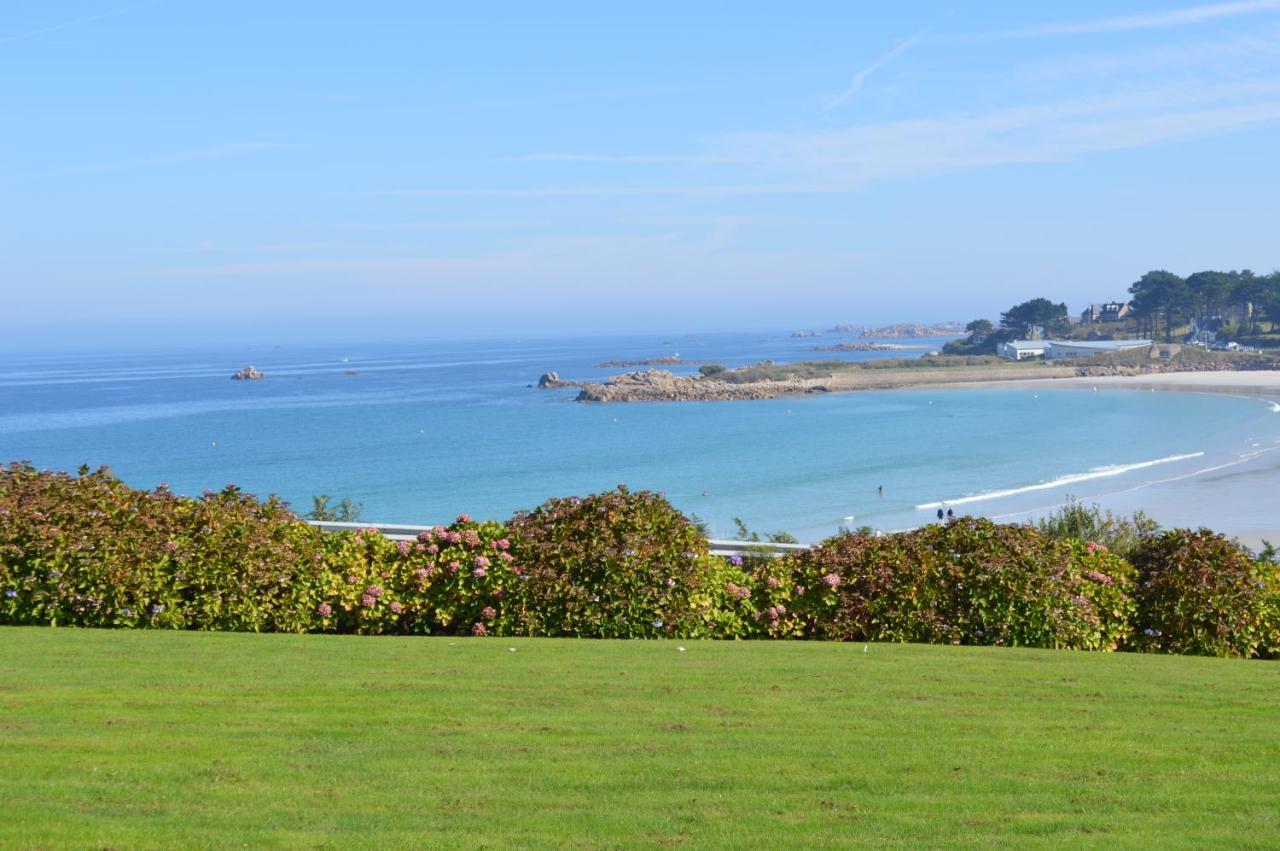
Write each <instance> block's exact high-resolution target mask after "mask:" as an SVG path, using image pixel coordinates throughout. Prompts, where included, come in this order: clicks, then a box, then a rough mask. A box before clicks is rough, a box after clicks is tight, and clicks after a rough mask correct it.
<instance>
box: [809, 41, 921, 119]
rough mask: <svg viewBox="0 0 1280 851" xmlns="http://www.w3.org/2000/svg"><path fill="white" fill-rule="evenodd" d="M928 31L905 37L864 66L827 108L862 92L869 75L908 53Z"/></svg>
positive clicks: (828, 103)
mask: <svg viewBox="0 0 1280 851" xmlns="http://www.w3.org/2000/svg"><path fill="white" fill-rule="evenodd" d="M927 32H928V29H923V30H920V32H918V33H916V34H915V35H912V36H908V37H907V38H904V39H903V40H902V41H900V42H898V43H897V44H896V45H895V46H894V48H893V49H892V50H890V51H889V52H888V53H886V54H884V55H883V56H881V57H880V58H879V59H877V60H876V61H874V62H872V63H871V64H870V65H868V66H867V67H865V68H863V69H862V70H861V71H859V72H858V73H856V74H854V75H853V79H852V80H850V81H849V85H848V87H847V88H845V90H844V91H843V92H841V93H840V94H838V95H836V96H835V97H834V98H832V99H831V100H829V101H827V105H826V107H825V109H826V110H828V111H829V110H832V109H835V108H836V107H837V106H839V105H840V104H842V103H844V102H846V101H848V100H849V99H850V98H852V97H853V96H854V95H856V94H857V93H858V92H860V91H861V90H862V84H863V83H865V82H866V80H867V78H868V77H870V76H871V75H872V74H874V73H875V72H876V71H879V70H880V69H881V68H883V67H884V66H885V65H888V64H889V63H890V62H892V61H893V60H895V59H897V58H898V57H899V56H901V55H902V54H904V53H906V52H907V51H908V50H910V49H911V48H912V47H915V46H916V44H918V43H919V42H920V39H922V38H924V37H925V34H926V33H927Z"/></svg>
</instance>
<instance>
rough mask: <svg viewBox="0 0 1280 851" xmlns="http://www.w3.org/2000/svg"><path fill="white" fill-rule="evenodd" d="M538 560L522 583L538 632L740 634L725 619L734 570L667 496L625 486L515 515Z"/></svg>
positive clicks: (515, 528) (532, 558)
mask: <svg viewBox="0 0 1280 851" xmlns="http://www.w3.org/2000/svg"><path fill="white" fill-rule="evenodd" d="M511 536H512V541H513V553H514V554H515V556H516V558H517V559H518V560H519V561H520V563H521V564H524V565H527V566H528V579H527V581H525V582H522V583H521V584H520V587H519V589H518V597H519V602H520V605H521V606H522V607H524V610H525V611H526V612H527V624H528V634H530V635H544V636H558V635H564V636H578V637H591V638H644V637H659V636H689V637H694V636H702V637H713V636H719V635H724V634H726V633H725V632H724V631H723V630H722V628H721V627H724V628H727V629H728V634H730V635H732V634H733V633H734V632H735V630H734V628H733V625H732V623H731V621H732V620H733V618H732V617H729V618H728V621H730V623H727V624H721V623H720V620H721V618H723V617H724V615H725V609H724V607H723V606H721V605H720V601H721V600H720V598H721V597H722V596H723V586H724V584H725V581H724V580H723V577H722V574H724V575H726V576H732V575H733V571H732V570H731V568H730V566H729V565H727V564H726V563H725V562H724V561H723V560H721V559H717V558H713V557H712V556H710V555H708V554H707V541H706V538H704V537H703V536H702V534H701V533H699V531H698V530H697V529H696V528H695V527H694V526H693V524H692V523H690V522H689V520H688V519H687V518H685V516H684V515H683V514H681V513H680V512H679V511H677V510H676V509H675V508H673V507H672V506H671V503H669V502H667V500H666V499H665V498H664V497H662V496H661V495H659V494H656V493H652V492H649V491H635V492H632V491H629V490H628V489H627V488H626V487H625V486H619V487H618V488H617V489H616V490H612V491H609V492H607V493H600V494H593V495H591V496H588V497H585V498H579V497H569V498H566V499H551V500H548V501H547V502H545V503H543V504H542V505H540V506H538V507H537V508H535V509H534V510H533V511H529V512H521V513H519V514H517V515H516V516H515V518H513V519H512V521H511Z"/></svg>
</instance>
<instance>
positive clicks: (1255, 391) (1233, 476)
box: [967, 371, 1280, 549]
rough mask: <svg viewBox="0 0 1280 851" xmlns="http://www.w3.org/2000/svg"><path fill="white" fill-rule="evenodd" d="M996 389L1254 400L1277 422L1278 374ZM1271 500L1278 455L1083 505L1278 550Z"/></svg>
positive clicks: (1278, 514)
mask: <svg viewBox="0 0 1280 851" xmlns="http://www.w3.org/2000/svg"><path fill="white" fill-rule="evenodd" d="M998 383H999V385H1000V386H1002V387H1028V388H1044V389H1053V388H1074V389H1079V388H1095V387H1096V388H1097V389H1098V390H1099V391H1100V392H1102V391H1106V390H1158V391H1161V392H1166V391H1174V392H1190V393H1212V394H1223V395H1247V396H1261V397H1263V398H1264V399H1266V400H1268V401H1270V402H1272V403H1273V404H1275V406H1276V408H1275V410H1276V416H1277V417H1280V372H1268V371H1246V372H1173V373H1161V374H1156V375H1125V376H1105V377H1098V378H1059V379H1038V380H1030V381H1018V382H998ZM992 384H995V382H992ZM967 386H969V387H973V386H974V385H972V384H970V385H967ZM988 386H991V385H988ZM1278 495H1280V450H1275V449H1273V450H1270V451H1267V452H1263V453H1260V454H1259V455H1257V456H1256V457H1254V458H1250V459H1247V460H1242V461H1240V462H1239V463H1237V464H1233V465H1231V466H1229V467H1224V468H1223V469H1220V470H1214V471H1212V472H1206V473H1203V474H1201V475H1197V476H1191V477H1187V478H1177V479H1172V480H1170V481H1167V482H1160V483H1157V484H1153V485H1149V486H1147V487H1144V488H1141V489H1139V490H1124V491H1118V492H1116V493H1110V494H1104V495H1102V496H1099V497H1096V498H1094V499H1091V500H1089V501H1090V502H1096V503H1097V504H1098V505H1101V506H1102V507H1103V508H1106V509H1108V510H1110V511H1114V512H1116V513H1118V514H1132V513H1133V512H1135V511H1144V512H1146V513H1147V514H1148V515H1150V516H1151V517H1154V518H1155V519H1156V520H1158V521H1159V522H1160V523H1161V525H1163V526H1165V527H1173V526H1183V527H1189V528H1197V527H1200V526H1205V527H1208V528H1210V529H1213V530H1214V531H1219V532H1223V533H1225V534H1227V535H1230V536H1232V537H1235V538H1238V539H1239V540H1240V542H1241V543H1243V544H1245V545H1246V546H1248V547H1251V548H1254V549H1257V548H1258V547H1260V546H1261V545H1262V542H1263V541H1264V540H1266V541H1271V542H1272V543H1275V544H1278V545H1280V496H1278ZM1045 513H1048V512H1047V511H1030V512H1023V513H1020V514H1017V515H1006V516H1004V517H1001V518H1000V519H1002V520H1007V521H1015V520H1020V519H1030V518H1032V517H1035V516H1038V515H1042V514H1045Z"/></svg>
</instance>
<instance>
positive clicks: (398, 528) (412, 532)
mask: <svg viewBox="0 0 1280 851" xmlns="http://www.w3.org/2000/svg"><path fill="white" fill-rule="evenodd" d="M307 522H308V523H310V524H311V525H312V526H315V527H316V528H318V529H322V530H324V531H325V532H354V531H356V530H357V529H376V530H377V531H378V533H379V534H381V535H383V536H384V537H387V538H390V539H391V540H393V541H412V540H415V539H417V537H418V533H419V532H425V531H427V530H428V529H434V528H435V527H434V526H414V525H412V524H407V523H360V522H356V523H339V522H338V521H336V520H308V521H307ZM707 543H708V544H710V545H711V554H712V555H715V556H745V555H767V556H770V557H774V558H776V557H777V556H780V555H785V554H786V553H789V552H795V551H798V550H807V549H810V547H809V545H808V544H775V543H771V542H769V541H725V540H716V539H712V540H709V541H707Z"/></svg>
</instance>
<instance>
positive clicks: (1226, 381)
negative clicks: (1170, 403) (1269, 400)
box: [963, 370, 1280, 394]
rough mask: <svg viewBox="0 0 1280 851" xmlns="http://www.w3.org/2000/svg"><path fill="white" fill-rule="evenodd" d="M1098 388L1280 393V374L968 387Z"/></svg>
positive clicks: (1192, 375) (1168, 375) (1258, 372)
mask: <svg viewBox="0 0 1280 851" xmlns="http://www.w3.org/2000/svg"><path fill="white" fill-rule="evenodd" d="M994 384H1000V385H1002V386H1006V387H1018V386H1026V387H1033V386H1041V387H1050V386H1051V387H1099V388H1103V387H1106V388H1113V389H1125V390H1182V391H1191V392H1198V393H1229V394H1240V393H1248V394H1267V393H1277V394H1280V371H1265V370H1249V371H1237V372H1165V373H1158V374H1152V375H1107V376H1100V377H1096V378H1031V379H1018V380H1015V381H1001V382H986V381H983V382H978V383H976V384H965V385H963V386H966V387H974V386H991V385H994Z"/></svg>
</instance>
